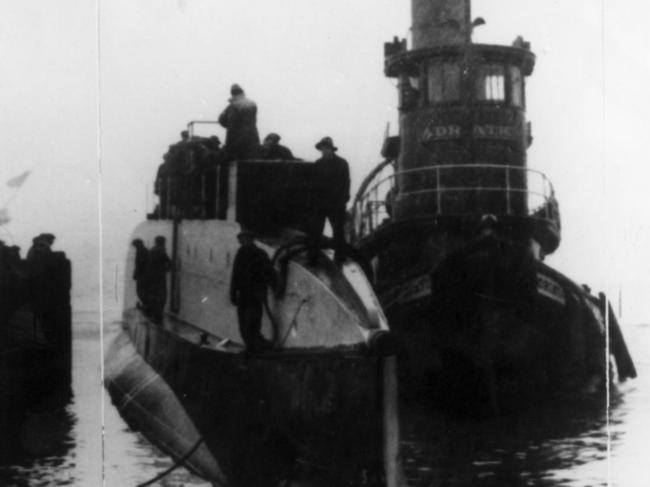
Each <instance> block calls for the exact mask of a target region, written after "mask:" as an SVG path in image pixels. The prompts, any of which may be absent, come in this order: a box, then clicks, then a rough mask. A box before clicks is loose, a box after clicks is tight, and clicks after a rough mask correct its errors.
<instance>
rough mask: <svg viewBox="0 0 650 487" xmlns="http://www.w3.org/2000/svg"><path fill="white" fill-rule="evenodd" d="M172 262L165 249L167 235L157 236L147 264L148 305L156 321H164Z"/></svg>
mask: <svg viewBox="0 0 650 487" xmlns="http://www.w3.org/2000/svg"><path fill="white" fill-rule="evenodd" d="M171 264H172V262H171V260H170V259H169V256H168V255H167V251H166V250H165V237H162V236H160V235H159V236H157V237H156V238H155V240H154V246H153V247H152V248H151V250H150V251H149V263H148V265H147V277H146V281H147V289H148V292H147V306H148V312H149V314H150V316H151V319H152V320H153V321H154V323H162V313H163V309H164V308H165V303H166V302H167V273H168V272H169V271H170V270H171V267H172V265H171Z"/></svg>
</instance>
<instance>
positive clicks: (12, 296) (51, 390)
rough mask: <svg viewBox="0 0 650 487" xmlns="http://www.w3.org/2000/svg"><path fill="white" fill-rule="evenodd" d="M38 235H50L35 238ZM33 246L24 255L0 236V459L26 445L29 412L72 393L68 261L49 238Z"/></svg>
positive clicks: (16, 452) (5, 458)
mask: <svg viewBox="0 0 650 487" xmlns="http://www.w3.org/2000/svg"><path fill="white" fill-rule="evenodd" d="M41 237H44V238H45V239H46V240H47V239H48V238H49V237H52V240H53V236H51V235H49V234H42V235H41V236H39V237H37V238H36V239H35V240H36V241H38V240H39V238H41ZM50 243H51V242H50ZM35 247H38V248H36V249H35V250H34V251H33V254H34V255H32V256H30V258H29V259H23V258H21V256H20V249H19V248H18V247H16V246H10V245H5V243H4V242H0V428H1V429H2V431H3V433H4V434H3V439H2V440H0V462H2V463H4V462H5V461H6V460H9V459H10V457H12V456H14V455H19V454H20V453H22V448H23V447H24V448H28V446H29V445H24V444H23V442H22V441H17V439H18V438H20V439H21V440H22V439H24V438H25V437H26V435H27V433H28V431H27V429H28V426H26V424H25V422H26V419H27V418H28V415H29V414H30V412H34V411H37V410H39V408H43V407H51V406H52V405H53V404H66V403H67V402H68V401H69V400H70V398H71V390H70V380H71V345H72V342H71V308H70V284H71V280H70V268H71V266H70V261H69V260H68V259H67V258H66V256H65V254H64V253H63V252H59V251H52V250H50V248H49V245H48V244H47V242H43V241H39V242H38V243H37V245H35ZM46 405H47V406H46ZM32 435H33V434H32Z"/></svg>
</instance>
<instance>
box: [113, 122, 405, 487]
mask: <svg viewBox="0 0 650 487" xmlns="http://www.w3.org/2000/svg"><path fill="white" fill-rule="evenodd" d="M198 123H202V122H199V121H196V122H190V123H189V124H188V135H189V138H188V141H187V144H186V145H185V146H183V148H182V150H180V152H176V156H174V157H178V154H179V153H180V158H181V162H183V163H187V164H188V167H190V166H191V167H193V168H194V169H191V170H189V171H186V172H184V173H183V174H182V175H181V174H180V173H176V174H171V173H169V172H167V173H165V171H160V172H159V180H158V184H157V189H158V194H159V196H160V204H159V205H158V208H157V210H156V211H155V212H154V213H152V214H150V215H149V217H148V221H146V222H143V223H141V224H140V225H139V226H138V227H137V228H136V229H135V230H134V231H133V234H132V236H131V240H133V241H135V240H139V241H141V242H142V244H143V245H144V247H148V246H151V245H152V244H153V243H154V241H158V242H162V241H163V240H162V239H161V238H160V237H163V238H164V239H165V240H166V242H168V243H169V245H170V247H171V248H170V256H171V257H170V261H171V269H170V273H169V276H168V283H167V288H168V289H169V300H168V303H167V304H166V306H165V308H164V310H163V313H162V316H158V317H157V316H155V314H156V313H153V314H152V313H151V312H150V310H147V304H146V303H142V300H140V302H138V298H137V295H138V289H136V282H135V281H134V280H133V279H131V276H132V275H133V271H134V266H135V260H136V252H135V250H134V248H133V247H130V249H129V253H128V257H127V265H126V275H127V276H128V278H127V281H126V286H125V295H124V321H123V332H122V333H121V334H120V335H119V336H118V337H117V339H116V340H115V341H114V342H113V344H112V345H111V346H110V349H109V350H108V353H107V356H106V368H105V377H106V386H107V388H108V390H109V392H110V394H111V397H112V400H113V402H114V404H115V405H116V406H117V407H118V409H119V410H120V412H121V414H122V416H123V417H124V418H125V420H126V421H127V422H128V423H129V424H130V425H131V426H132V427H133V428H137V429H140V430H141V431H142V432H143V433H144V434H145V436H147V438H148V439H150V440H151V441H152V442H153V443H154V444H156V445H157V446H159V447H160V448H161V449H162V450H164V451H165V452H166V453H168V454H169V455H171V456H172V458H173V459H174V460H175V461H176V464H183V465H185V466H186V467H187V468H189V469H190V470H191V471H192V472H194V473H196V474H197V475H199V476H201V477H203V478H206V479H208V480H209V481H211V482H212V483H213V484H214V485H219V486H226V485H227V486H234V487H237V486H252V485H255V486H266V485H268V486H272V485H279V484H280V483H281V482H287V481H290V480H291V479H292V478H295V477H296V476H298V477H300V478H302V476H312V475H314V476H317V477H318V478H320V479H325V482H326V483H327V484H328V485H396V482H397V481H396V478H397V477H396V476H397V473H396V472H397V470H396V468H397V467H396V465H397V464H396V457H397V449H398V424H397V406H396V394H397V384H396V360H395V358H394V355H395V353H396V352H395V350H396V346H395V344H394V343H393V341H392V336H391V334H390V333H389V331H388V323H387V321H386V318H385V316H384V313H383V311H382V309H381V308H380V307H379V304H378V300H377V298H376V296H375V294H374V292H373V290H372V287H371V284H370V282H369V281H368V280H367V278H366V275H365V273H364V271H363V270H362V268H363V266H362V265H361V264H359V263H357V262H356V261H355V259H354V251H353V249H348V250H349V251H350V252H348V253H345V252H344V251H342V250H341V249H338V248H337V252H336V254H335V253H334V251H333V249H332V248H331V247H332V246H333V243H332V242H331V241H330V240H328V239H326V238H323V239H322V240H314V239H312V238H307V237H306V234H305V230H306V229H307V228H310V225H311V223H310V220H311V218H312V215H313V214H314V212H313V211H312V209H313V205H314V203H315V202H314V201H313V194H314V188H315V187H316V185H317V184H318V181H317V179H316V175H315V173H314V165H313V164H308V163H305V162H294V161H264V160H235V161H225V160H223V159H219V158H218V157H217V158H216V159H215V160H213V162H214V164H212V165H210V164H211V163H208V165H207V166H201V162H200V161H199V159H201V157H199V151H198V147H199V146H203V149H205V148H206V147H208V148H210V143H211V141H213V140H214V138H213V139H207V138H202V137H198V136H196V135H195V127H196V125H197V124H198ZM212 149H218V144H216V145H212ZM209 153H210V150H208V153H207V155H208V156H209V155H210V154H209ZM212 154H213V155H214V154H218V150H214V151H212ZM204 155H205V154H204ZM170 157H171V156H170ZM208 159H210V157H208ZM192 161H193V162H192ZM181 165H182V164H181ZM201 167H202V168H201ZM188 187H191V188H193V190H192V191H187V190H186V189H187V188H188ZM242 230H243V231H244V232H246V233H247V234H249V235H254V236H255V245H257V246H258V247H259V248H261V249H263V250H264V252H266V253H267V255H268V256H269V259H270V261H271V265H272V267H273V269H274V272H275V275H276V276H277V279H276V281H277V284H276V285H275V286H274V287H273V288H272V289H271V288H269V290H268V293H267V296H266V303H265V305H264V308H265V312H264V317H263V322H262V334H263V336H264V339H263V343H264V346H263V347H261V348H262V350H261V351H253V352H251V351H249V350H247V349H246V347H245V346H244V344H243V340H242V337H241V336H240V333H239V330H238V317H237V309H236V307H235V305H233V304H232V303H231V299H230V292H229V287H230V282H231V278H232V271H233V264H234V259H235V255H236V252H237V250H238V247H239V246H238V244H237V239H238V235H239V236H241V232H242ZM138 245H139V244H138Z"/></svg>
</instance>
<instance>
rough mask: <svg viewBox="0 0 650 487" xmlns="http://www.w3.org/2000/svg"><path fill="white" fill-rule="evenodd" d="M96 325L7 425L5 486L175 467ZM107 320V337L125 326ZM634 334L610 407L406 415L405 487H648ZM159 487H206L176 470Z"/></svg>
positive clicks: (127, 479) (644, 333) (644, 397)
mask: <svg viewBox="0 0 650 487" xmlns="http://www.w3.org/2000/svg"><path fill="white" fill-rule="evenodd" d="M114 317H115V314H114V315H112V317H111V318H114ZM97 321H98V320H97V319H96V317H95V315H94V314H92V313H77V314H76V315H75V335H74V343H73V364H74V369H73V374H72V389H70V388H68V389H67V391H66V389H65V388H64V389H63V390H60V391H59V393H58V394H54V395H52V396H50V397H49V400H48V401H44V402H43V403H41V404H40V405H39V407H33V408H31V410H30V411H28V412H27V415H26V417H25V421H24V423H23V426H24V427H23V428H21V429H20V430H18V431H10V426H12V425H14V424H15V422H13V421H8V424H0V431H2V433H3V434H2V436H1V438H2V440H0V441H3V442H4V444H3V445H2V447H1V448H0V451H2V452H5V453H6V455H5V458H3V459H2V460H3V461H1V462H0V485H2V486H18V487H22V486H62V485H74V486H95V485H102V482H104V484H103V485H105V486H107V487H131V486H135V485H137V484H138V483H141V482H145V481H147V480H149V479H151V478H153V477H155V476H156V475H157V474H158V473H160V472H162V471H163V470H165V469H166V468H168V467H169V466H170V465H171V461H170V460H169V459H168V458H167V457H166V456H165V455H163V454H162V453H160V452H159V451H158V450H156V449H155V448H153V447H152V446H151V445H150V444H149V443H148V442H147V441H146V440H145V439H144V438H143V437H142V436H141V435H140V434H139V433H137V432H134V431H132V430H130V429H129V428H128V426H127V425H126V424H125V423H124V421H123V420H122V419H121V418H120V417H119V414H118V413H117V411H116V410H115V408H114V407H113V406H112V405H111V403H110V399H109V398H108V396H107V395H106V393H105V392H104V390H103V388H102V386H101V383H100V377H101V364H100V357H101V353H100V340H99V333H98V329H99V327H98V323H97ZM106 323H107V327H106V328H107V329H106V332H107V335H106V339H107V340H109V339H111V337H112V334H114V333H115V332H116V330H118V329H119V325H118V324H117V323H111V321H110V320H107V321H106ZM626 334H627V335H628V337H629V338H628V343H629V344H630V348H631V352H632V353H633V356H634V357H635V360H636V364H637V369H638V370H639V378H638V379H636V380H634V381H630V382H629V383H627V384H624V385H623V386H622V387H620V388H618V389H614V390H612V397H611V407H610V409H609V411H608V409H607V407H606V406H605V401H604V397H603V395H595V396H593V395H592V396H586V397H582V398H580V400H574V401H572V402H568V403H564V404H563V405H562V406H561V407H559V406H557V405H556V406H550V405H549V406H545V407H534V408H532V409H531V410H530V411H529V412H527V413H526V414H520V415H518V416H511V417H503V418H491V419H479V418H470V417H466V416H459V415H452V414H443V413H440V412H435V411H431V410H423V409H421V408H418V407H413V406H411V407H409V408H403V409H402V411H401V422H402V434H403V435H402V436H403V441H402V463H403V471H404V476H405V479H406V481H407V482H408V485H409V486H410V487H419V486H436V487H440V486H443V487H444V486H448V487H460V486H462V487H466V486H478V487H496V486H499V487H501V486H504V485H507V486H515V487H516V486H541V487H587V486H589V487H601V486H611V487H617V486H618V487H634V486H638V487H642V486H646V485H647V480H646V478H645V476H644V475H641V474H639V472H641V471H642V470H641V469H642V468H643V467H645V464H646V463H647V457H648V453H649V452H650V447H649V446H648V441H647V432H648V431H650V415H649V414H648V412H649V411H650V409H649V408H648V406H649V405H650V395H649V392H648V391H650V360H648V359H646V357H645V355H644V352H645V351H646V350H648V347H650V327H630V328H628V329H627V330H626ZM71 393H72V394H71ZM608 413H609V419H610V421H609V424H608V422H607V417H608ZM608 440H609V448H610V451H609V452H608ZM21 445H22V446H21ZM608 481H609V484H608ZM157 485H160V486H181V485H183V486H204V487H207V486H208V485H209V483H207V482H205V481H203V480H201V479H198V478H196V477H194V476H192V475H191V474H189V472H187V471H186V470H184V469H179V470H176V471H174V472H173V473H172V474H170V475H169V476H168V477H166V478H165V479H164V480H162V481H161V482H159V483H158V484H157Z"/></svg>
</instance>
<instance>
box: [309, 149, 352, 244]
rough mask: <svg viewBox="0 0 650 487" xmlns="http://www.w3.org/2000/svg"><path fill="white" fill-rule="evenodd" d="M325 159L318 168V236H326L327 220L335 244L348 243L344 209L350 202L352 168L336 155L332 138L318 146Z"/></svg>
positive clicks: (316, 231)
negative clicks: (330, 226) (324, 231)
mask: <svg viewBox="0 0 650 487" xmlns="http://www.w3.org/2000/svg"><path fill="white" fill-rule="evenodd" d="M316 149H318V150H319V151H320V152H321V154H322V156H321V158H320V159H318V160H317V161H316V162H315V163H314V164H315V166H316V182H317V183H316V184H317V185H318V186H317V192H316V193H317V200H316V205H317V211H316V213H317V220H316V227H315V233H317V234H318V235H322V234H323V228H324V227H325V219H326V218H327V219H329V221H330V225H332V237H333V239H334V242H335V243H336V244H342V243H344V242H345V234H344V225H345V207H346V204H347V202H348V200H349V199H350V167H349V165H348V162H347V161H346V160H345V159H343V158H342V157H339V156H337V155H336V151H337V150H338V148H337V147H336V146H335V145H334V142H333V141H332V139H331V137H323V138H322V139H321V140H320V141H319V142H318V143H317V144H316Z"/></svg>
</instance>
